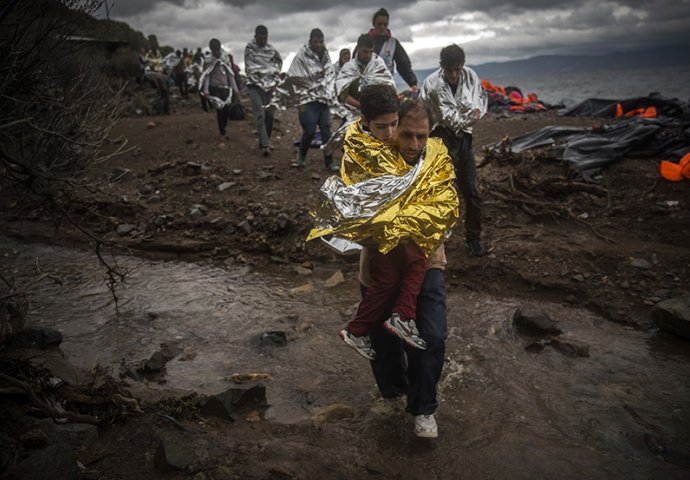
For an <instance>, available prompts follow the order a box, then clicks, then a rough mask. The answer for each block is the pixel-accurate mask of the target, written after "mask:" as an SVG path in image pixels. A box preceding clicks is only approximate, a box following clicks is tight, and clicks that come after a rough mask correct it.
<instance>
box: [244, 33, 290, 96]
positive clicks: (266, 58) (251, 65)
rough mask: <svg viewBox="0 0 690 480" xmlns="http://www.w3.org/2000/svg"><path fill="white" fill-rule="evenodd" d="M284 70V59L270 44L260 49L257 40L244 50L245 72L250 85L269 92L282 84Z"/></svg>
mask: <svg viewBox="0 0 690 480" xmlns="http://www.w3.org/2000/svg"><path fill="white" fill-rule="evenodd" d="M282 68H283V58H282V57H281V56H280V53H278V51H277V50H276V49H275V48H273V46H272V45H271V44H270V43H267V44H266V45H264V46H263V47H260V46H259V45H257V43H256V40H252V41H251V42H249V43H248V44H247V46H246V47H245V48H244V71H245V73H246V75H247V84H248V85H256V86H257V87H259V88H260V89H262V90H263V91H265V92H268V91H270V90H271V89H272V88H273V87H275V86H276V85H278V83H279V82H280V70H281V69H282Z"/></svg>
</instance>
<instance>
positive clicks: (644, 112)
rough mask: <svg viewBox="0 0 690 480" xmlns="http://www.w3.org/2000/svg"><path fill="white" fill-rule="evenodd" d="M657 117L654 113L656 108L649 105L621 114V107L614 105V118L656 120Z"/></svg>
mask: <svg viewBox="0 0 690 480" xmlns="http://www.w3.org/2000/svg"><path fill="white" fill-rule="evenodd" d="M657 116H658V115H657V113H656V107H655V106H654V105H651V106H649V107H646V108H645V107H640V108H635V109H633V110H630V111H629V112H625V113H624V112H623V106H622V105H621V104H620V103H619V104H617V105H616V118H620V117H640V118H656V117H657Z"/></svg>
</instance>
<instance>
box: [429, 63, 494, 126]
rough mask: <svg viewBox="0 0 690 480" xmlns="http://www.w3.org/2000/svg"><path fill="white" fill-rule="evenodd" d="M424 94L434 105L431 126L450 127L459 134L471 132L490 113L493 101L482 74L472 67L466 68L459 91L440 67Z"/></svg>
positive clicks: (432, 105) (430, 104) (430, 79)
mask: <svg viewBox="0 0 690 480" xmlns="http://www.w3.org/2000/svg"><path fill="white" fill-rule="evenodd" d="M420 96H421V97H422V98H423V99H424V101H425V102H427V104H428V105H429V107H430V108H431V113H432V122H433V126H432V128H431V129H432V130H434V129H435V128H436V127H439V126H440V127H447V128H449V129H450V130H451V131H453V132H455V133H456V134H460V133H462V132H466V133H470V134H471V133H472V125H473V124H474V123H475V122H476V121H477V120H478V119H479V118H481V117H483V116H484V115H485V114H486V111H487V108H488V103H489V97H488V95H487V93H486V91H485V90H484V87H482V82H481V80H480V79H479V76H478V75H477V74H476V73H475V71H474V70H472V69H469V68H463V70H462V75H461V77H460V82H459V85H458V88H457V90H456V92H455V94H453V91H452V90H451V88H450V87H449V86H448V84H447V82H446V81H445V80H444V79H443V68H439V69H438V70H436V71H435V72H433V73H432V74H431V75H429V77H427V79H426V80H425V81H424V85H423V87H422V90H421V92H420Z"/></svg>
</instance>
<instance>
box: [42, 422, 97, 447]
mask: <svg viewBox="0 0 690 480" xmlns="http://www.w3.org/2000/svg"><path fill="white" fill-rule="evenodd" d="M36 427H38V428H39V429H40V430H41V431H43V432H44V433H45V434H46V435H47V436H48V440H50V442H51V443H68V444H70V445H72V446H73V447H82V446H89V445H91V444H92V443H94V442H95V441H96V440H98V428H97V427H96V426H95V425H90V424H88V423H55V422H54V421H53V419H52V418H44V419H42V420H39V421H38V422H36Z"/></svg>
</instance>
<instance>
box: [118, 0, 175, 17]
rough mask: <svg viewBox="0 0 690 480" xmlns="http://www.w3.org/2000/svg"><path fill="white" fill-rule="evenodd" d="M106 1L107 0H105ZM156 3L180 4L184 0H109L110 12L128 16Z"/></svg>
mask: <svg viewBox="0 0 690 480" xmlns="http://www.w3.org/2000/svg"><path fill="white" fill-rule="evenodd" d="M106 1H108V0H106ZM157 3H171V4H173V5H177V6H182V5H184V3H185V0H142V1H140V0H109V1H108V4H109V5H110V14H111V15H112V16H114V17H129V16H131V15H137V14H140V13H145V12H149V11H151V10H153V9H154V8H155V6H156V4H157Z"/></svg>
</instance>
